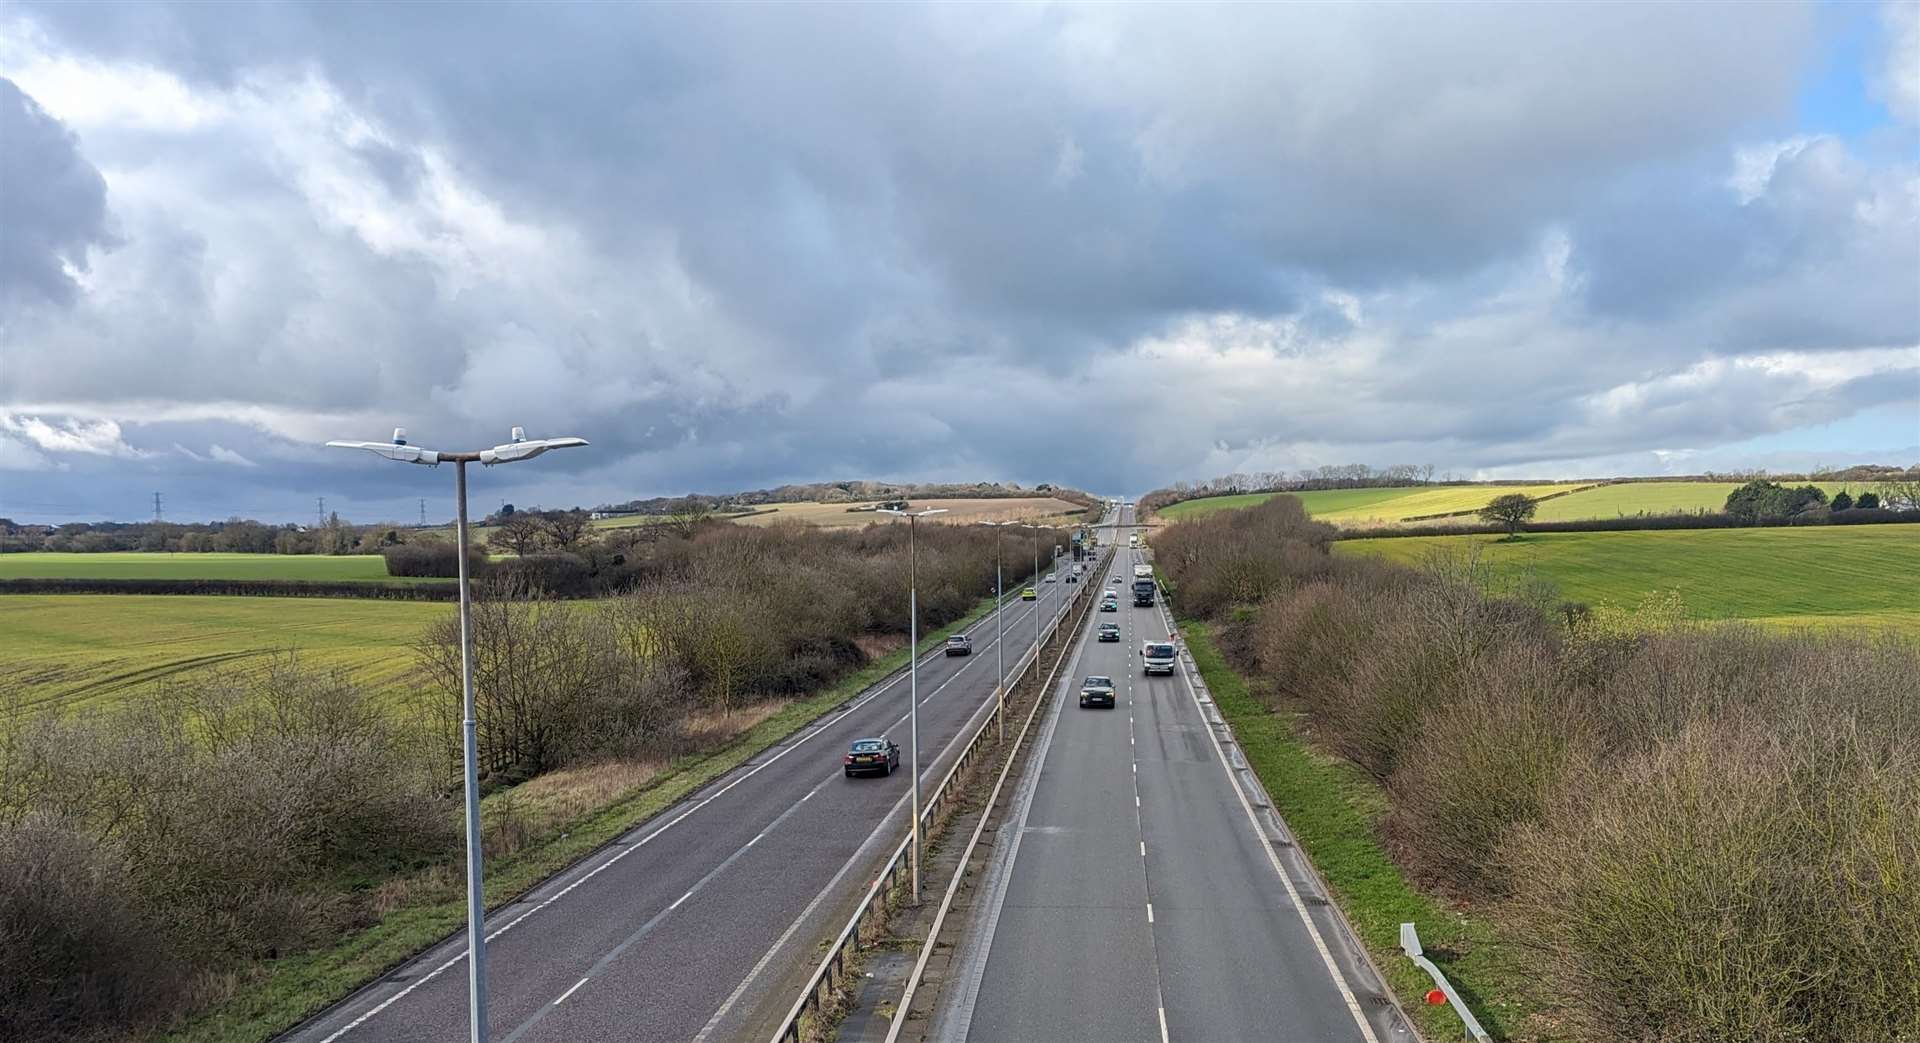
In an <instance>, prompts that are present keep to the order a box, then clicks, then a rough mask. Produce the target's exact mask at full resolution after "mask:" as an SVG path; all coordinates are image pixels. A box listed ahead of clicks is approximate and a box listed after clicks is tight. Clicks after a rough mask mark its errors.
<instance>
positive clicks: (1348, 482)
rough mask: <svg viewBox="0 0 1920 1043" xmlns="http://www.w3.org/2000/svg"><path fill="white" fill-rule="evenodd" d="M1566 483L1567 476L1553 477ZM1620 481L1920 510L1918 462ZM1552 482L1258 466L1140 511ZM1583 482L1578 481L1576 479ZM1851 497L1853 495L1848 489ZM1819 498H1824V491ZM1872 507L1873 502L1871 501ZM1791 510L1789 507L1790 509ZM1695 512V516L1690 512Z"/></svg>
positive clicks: (1154, 497) (1153, 500)
mask: <svg viewBox="0 0 1920 1043" xmlns="http://www.w3.org/2000/svg"><path fill="white" fill-rule="evenodd" d="M1554 481H1556V482H1560V483H1561V484H1567V482H1566V481H1564V480H1557V479H1556V480H1554ZM1621 482H1744V483H1754V482H1759V483H1762V484H1772V485H1779V484H1781V483H1789V484H1790V483H1794V482H1858V483H1860V484H1861V485H1862V486H1863V487H1865V488H1868V489H1871V490H1873V491H1874V494H1875V499H1877V500H1880V501H1884V502H1883V503H1882V504H1881V506H1885V507H1891V508H1894V509H1905V510H1920V465H1915V466H1912V467H1905V468H1902V467H1888V466H1885V465H1882V464H1856V465H1854V466H1852V467H1843V468H1823V469H1819V470H1815V471H1812V472H1809V473H1807V474H1778V475H1768V474H1767V473H1766V472H1765V471H1741V472H1737V473H1731V474H1718V473H1715V472H1711V471H1709V472H1707V473H1706V474H1698V475H1664V476H1660V477H1648V478H1628V477H1616V478H1604V479H1593V480H1592V484H1595V485H1615V484H1619V483H1621ZM1546 484H1552V483H1550V482H1549V481H1548V480H1545V479H1532V478H1529V479H1512V480H1505V481H1493V482H1477V481H1470V480H1467V479H1464V478H1461V477H1460V476H1458V475H1456V474H1454V473H1452V472H1448V473H1446V474H1443V475H1441V476H1440V478H1439V479H1438V480H1435V478H1434V476H1433V466H1432V465H1431V464H1427V465H1423V466H1414V465H1411V464H1402V465H1398V466H1395V467H1388V468H1385V469H1375V468H1372V467H1369V466H1367V465H1366V464H1343V465H1340V466H1333V467H1316V468H1306V469H1303V470H1300V471H1296V472H1292V473H1289V472H1286V471H1257V472H1239V473H1235V474H1229V475H1222V476H1221V477H1218V478H1209V479H1207V480H1205V481H1200V482H1186V481H1181V482H1175V483H1173V485H1171V486H1169V487H1167V488H1165V489H1156V490H1154V491H1153V492H1150V493H1148V494H1146V495H1145V496H1142V497H1140V507H1141V509H1142V510H1160V509H1163V508H1166V507H1171V506H1172V505H1174V504H1176V503H1185V502H1186V501H1188V500H1198V499H1203V498H1205V497H1209V496H1238V495H1242V494H1247V493H1271V492H1295V493H1297V492H1311V491H1315V490H1321V489H1383V488H1397V487H1400V486H1414V485H1442V486H1445V485H1484V486H1489V487H1498V486H1502V485H1546ZM1572 484H1579V480H1572ZM1850 496H1851V494H1850ZM1820 502H1821V503H1823V504H1824V503H1826V502H1827V501H1826V499H1825V494H1824V493H1823V494H1822V499H1821V500H1820ZM1867 506H1872V505H1867ZM1789 513H1790V512H1789ZM1689 516H1693V515H1689Z"/></svg>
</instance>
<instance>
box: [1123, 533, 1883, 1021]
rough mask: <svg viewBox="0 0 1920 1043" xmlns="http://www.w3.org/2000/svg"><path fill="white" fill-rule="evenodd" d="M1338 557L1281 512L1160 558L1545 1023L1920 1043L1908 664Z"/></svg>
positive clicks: (1184, 604) (1464, 569) (1662, 609)
mask: <svg viewBox="0 0 1920 1043" xmlns="http://www.w3.org/2000/svg"><path fill="white" fill-rule="evenodd" d="M1326 536H1327V534H1326V532H1325V531H1324V530H1323V529H1322V528H1321V527H1319V526H1316V525H1315V524H1314V523H1313V522H1311V521H1310V520H1309V519H1307V517H1306V516H1305V514H1304V512H1302V511H1301V510H1300V507H1299V504H1298V502H1297V501H1296V500H1294V499H1292V498H1291V497H1279V498H1277V499H1275V500H1273V501H1271V502H1270V503H1268V504H1266V505H1263V506H1261V507H1258V508H1253V509H1249V510H1247V511H1229V512H1220V513H1218V514H1215V515H1211V516H1208V517H1205V518H1202V519H1197V520H1195V521H1190V522H1182V523H1180V524H1177V525H1173V526H1170V527H1168V528H1166V529H1165V530H1163V531H1162V532H1161V533H1160V534H1159V536H1157V537H1156V540H1155V546H1156V548H1158V549H1159V550H1160V556H1159V561H1160V563H1161V566H1162V568H1163V570H1164V571H1165V573H1166V574H1167V575H1168V576H1169V578H1170V579H1171V581H1172V582H1173V583H1174V585H1175V588H1176V591H1177V603H1178V606H1179V607H1180V608H1181V609H1182V610H1183V611H1186V612H1190V613H1195V614H1201V615H1205V616H1206V617H1208V618H1210V619H1211V620H1213V621H1214V622H1215V625H1216V627H1217V633H1218V634H1219V636H1220V639H1221V643H1222V646H1223V648H1224V649H1225V650H1226V651H1227V653H1228V655H1229V656H1230V657H1231V658H1232V659H1233V660H1234V661H1235V662H1236V664H1237V665H1238V666H1240V667H1241V668H1242V670H1243V671H1244V672H1246V673H1247V675H1248V678H1249V681H1250V682H1251V685H1252V687H1253V688H1254V689H1255V691H1256V693H1257V694H1258V695H1260V696H1261V697H1262V698H1263V699H1265V700H1267V701H1268V702H1269V703H1270V705H1272V706H1273V707H1274V708H1275V709H1276V710H1278V711H1281V712H1288V713H1291V712H1295V711H1298V712H1301V713H1303V717H1302V718H1301V719H1302V720H1303V721H1304V722H1305V724H1306V727H1307V728H1308V729H1309V731H1310V733H1311V735H1312V737H1313V738H1314V739H1315V740H1316V741H1317V742H1318V743H1319V744H1321V745H1323V746H1324V747H1326V748H1328V749H1330V750H1332V751H1334V752H1336V753H1338V754H1340V755H1341V756H1344V757H1345V758H1347V759H1348V760H1350V761H1352V762H1353V763H1354V764H1357V765H1359V766H1360V767H1361V768H1362V769H1364V770H1365V771H1366V772H1368V773H1369V774H1371V775H1372V776H1373V777H1375V778H1376V779H1378V780H1379V781H1380V784H1381V785H1382V786H1383V787H1384V790H1385V792H1386V794H1387V796H1388V798H1389V802H1390V807H1391V810H1390V812H1389V814H1388V815H1387V817H1386V819H1385V820H1384V823H1383V826H1382V834H1383V839H1384V840H1385V842H1386V845H1387V847H1388V849H1389V851H1390V852H1391V853H1392V854H1393V855H1394V856H1395V857H1396V858H1397V860H1398V861H1399V862H1400V863H1401V864H1402V865H1403V866H1405V867H1407V869H1408V870H1409V871H1410V872H1411V873H1412V874H1413V875H1414V876H1415V877H1416V878H1417V879H1419V880H1421V881H1422V882H1424V883H1425V884H1426V885H1428V886H1429V887H1430V888H1432V889H1434V890H1437V891H1439V892H1442V893H1444V894H1446V895H1449V896H1453V897H1457V898H1464V899H1467V900H1469V901H1473V902H1478V903H1483V904H1484V905H1485V906H1486V908H1487V910H1488V911H1490V912H1491V913H1492V914H1493V916H1494V918H1496V919H1497V920H1499V921H1501V922H1503V923H1507V924H1509V925H1511V926H1512V928H1513V937H1514V938H1515V939H1516V942H1517V944H1519V945H1520V946H1521V947H1522V952H1523V954H1524V956H1525V957H1526V958H1528V959H1530V960H1531V961H1532V962H1533V964H1534V970H1535V971H1536V972H1537V973H1538V975H1539V977H1540V978H1541V980H1542V984H1543V989H1542V991H1543V993H1544V994H1545V995H1548V996H1551V997H1552V998H1553V1002H1554V1003H1556V1004H1558V1007H1557V1009H1555V1010H1554V1011H1553V1012H1552V1017H1553V1019H1554V1021H1555V1023H1556V1025H1558V1026H1561V1027H1562V1028H1563V1029H1565V1030H1568V1031H1572V1032H1573V1033H1574V1037H1573V1038H1575V1039H1580V1040H1595V1041H1598V1040H1616V1039H1649V1040H1651V1039H1658V1040H1667V1041H1676V1043H1772V1041H1780V1040H1812V1039H1834V1040H1841V1039H1844V1040H1884V1041H1896V1040H1904V1039H1916V1038H1920V974H1916V973H1915V968H1920V888H1916V887H1915V886H1914V884H1915V876H1914V867H1915V866H1916V865H1920V699H1916V698H1915V695H1914V693H1915V691H1916V688H1915V679H1916V678H1920V647H1916V645H1915V644H1914V643H1913V642H1912V641H1911V640H1908V639H1902V638H1895V637H1888V636H1857V637H1850V636H1845V635H1838V634H1832V633H1827V634H1816V633H1808V632H1798V633H1777V632H1764V631H1761V630H1757V629H1754V628H1750V627H1745V626H1739V625H1716V626H1707V625H1701V624H1695V623H1691V622H1689V621H1688V620H1687V617H1686V613H1685V611H1684V605H1683V604H1681V603H1680V602H1679V601H1678V600H1677V597H1675V596H1663V597H1660V598H1655V599H1651V600H1650V601H1649V602H1648V603H1646V604H1643V605H1640V606H1636V607H1632V608H1627V607H1615V606H1594V607H1584V606H1568V605H1564V604H1561V603H1559V602H1558V601H1557V600H1556V598H1555V596H1554V594H1553V592H1552V591H1551V590H1550V589H1549V588H1547V587H1544V586H1542V585H1541V584H1538V583H1536V582H1533V581H1531V580H1529V579H1528V578H1527V577H1526V576H1524V575H1519V576H1515V575H1501V574H1494V573H1490V572H1489V571H1488V570H1487V569H1485V568H1483V567H1482V566H1480V565H1479V563H1478V562H1476V561H1474V560H1472V559H1470V558H1459V557H1451V558H1449V557H1438V558H1435V559H1433V560H1431V561H1429V562H1428V563H1426V565H1425V566H1424V567H1422V568H1419V569H1412V568H1406V567H1403V566H1397V565H1391V564H1387V563H1384V562H1381V561H1378V560H1374V559H1364V558H1357V557H1349V556H1345V555H1332V554H1329V553H1327V547H1328V544H1327V540H1326ZM1387 930H1388V931H1390V930H1391V926H1390V925H1388V927H1387ZM1435 941H1436V942H1437V943H1438V944H1446V942H1447V938H1446V937H1445V930H1444V928H1442V929H1441V930H1440V931H1439V932H1437V934H1436V938H1435ZM1469 984H1471V983H1469Z"/></svg>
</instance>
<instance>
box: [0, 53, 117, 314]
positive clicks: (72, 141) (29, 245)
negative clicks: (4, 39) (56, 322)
mask: <svg viewBox="0 0 1920 1043" xmlns="http://www.w3.org/2000/svg"><path fill="white" fill-rule="evenodd" d="M113 242H114V238H113V235H112V234H111V232H110V231H109V230H108V222H107V184H106V181H105V180H104V179H102V178H101V176H100V172H99V171H98V170H95V169H94V167H93V165H92V164H91V163H89V162H87V159H86V157H85V156H83V155H81V153H80V143H79V141H78V140H77V139H76V138H75V137H74V135H73V133H72V132H71V131H69V130H68V129H67V128H66V127H64V126H62V125H61V123H60V121H59V120H56V119H54V118H53V117H51V116H48V115H47V114H46V112H45V111H44V110H42V109H41V108H40V106H39V105H38V104H37V103H35V102H34V100H33V99H32V98H29V97H27V95H26V94H25V93H24V92H23V91H21V90H20V88H19V87H18V86H16V85H15V84H14V82H13V81H12V80H9V79H6V78H4V77H0V304H4V303H6V302H7V301H8V300H13V301H34V300H38V301H42V302H52V303H55V304H67V303H70V302H71V301H72V300H73V295H74V281H73V278H72V277H71V276H69V275H68V274H67V271H66V269H68V268H71V269H74V270H76V271H81V272H84V271H86V270H87V263H88V260H87V254H88V251H89V250H90V249H94V248H100V247H109V246H111V245H113Z"/></svg>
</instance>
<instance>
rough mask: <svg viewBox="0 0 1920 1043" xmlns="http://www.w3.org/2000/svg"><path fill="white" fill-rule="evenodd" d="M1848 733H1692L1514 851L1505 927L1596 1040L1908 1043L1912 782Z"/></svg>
mask: <svg viewBox="0 0 1920 1043" xmlns="http://www.w3.org/2000/svg"><path fill="white" fill-rule="evenodd" d="M1862 738H1863V735H1862V733H1861V732H1859V731H1858V730H1857V729H1855V728H1854V727H1853V726H1852V725H1851V723H1850V722H1846V721H1808V720H1800V721H1795V722H1792V724H1791V726H1789V727H1786V728H1781V727H1780V726H1779V723H1778V722H1774V723H1773V724H1772V725H1768V724H1765V723H1762V722H1757V721H1732V720H1724V719H1722V720H1708V721H1700V722H1696V723H1694V724H1692V725H1690V726H1688V727H1687V728H1686V729H1684V730H1683V731H1682V732H1681V733H1680V734H1678V735H1676V736H1675V737H1674V738H1673V739H1672V740H1670V741H1667V742H1663V743H1660V744H1659V745H1657V746H1656V747H1655V748H1653V749H1652V750H1649V751H1648V752H1646V753H1644V754H1642V755H1640V756H1637V757H1632V758H1628V759H1626V760H1625V761H1621V762H1616V763H1610V764H1605V765H1595V766H1594V767H1593V768H1592V769H1591V770H1587V771H1583V772H1581V773H1580V774H1579V775H1578V777H1577V778H1576V779H1574V780H1573V781H1572V782H1570V783H1569V784H1568V785H1566V786H1564V787H1562V788H1561V791H1560V798H1559V799H1558V800H1557V801H1556V802H1555V804H1554V805H1553V806H1552V807H1551V808H1550V809H1549V811H1548V813H1547V814H1545V815H1543V816H1541V817H1540V819H1538V820H1537V822H1535V823H1534V824H1532V825H1530V826H1527V827H1523V828H1522V830H1521V831H1520V832H1519V841H1518V843H1517V844H1516V845H1515V850H1514V853H1513V860H1514V863H1515V866H1516V869H1515V874H1516V889H1517V898H1516V902H1515V908H1516V911H1517V912H1518V913H1519V915H1521V916H1522V917H1523V919H1524V920H1525V922H1526V926H1527V931H1526V933H1525V934H1523V937H1528V938H1533V939H1537V943H1536V944H1537V946H1538V951H1539V952H1540V955H1541V957H1542V959H1543V960H1544V961H1545V968H1546V969H1547V970H1548V971H1549V972H1550V973H1551V975H1552V977H1553V979H1554V981H1555V982H1556V984H1557V985H1558V991H1559V993H1560V995H1562V996H1563V997H1564V998H1565V999H1566V1001H1567V1003H1568V1004H1569V1007H1570V1011H1569V1013H1571V1014H1573V1015H1574V1016H1576V1017H1577V1018H1579V1019H1580V1020H1581V1021H1582V1022H1584V1023H1585V1025H1586V1027H1587V1028H1588V1029H1589V1031H1591V1032H1592V1033H1594V1034H1596V1035H1598V1036H1600V1037H1603V1038H1609V1039H1613V1038H1621V1039H1625V1038H1633V1039H1660V1040H1673V1041H1677V1043H1693V1041H1698V1043H1710V1041H1711V1043H1737V1041H1767V1040H1811V1039H1835V1040H1840V1039H1845V1040H1887V1041H1892V1040H1901V1039H1912V1038H1914V1037H1915V1034H1916V1033H1920V974H1916V973H1915V971H1916V969H1920V886H1916V884H1920V880H1917V879H1916V871H1915V868H1914V867H1915V866H1916V865H1920V819H1916V816H1915V815H1914V813H1913V812H1914V810H1915V809H1916V808H1920V781H1917V780H1920V764H1916V763H1915V760H1914V758H1913V756H1912V755H1911V753H1910V752H1909V753H1908V754H1906V755H1905V756H1901V757H1898V758H1895V759H1892V760H1889V759H1887V758H1886V757H1884V756H1882V755H1881V752H1880V751H1879V750H1877V749H1876V748H1875V747H1876V746H1878V744H1877V743H1873V742H1865V743H1863V742H1862V741H1861V739H1862Z"/></svg>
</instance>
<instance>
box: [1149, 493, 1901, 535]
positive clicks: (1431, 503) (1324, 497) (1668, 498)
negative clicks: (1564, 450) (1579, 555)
mask: <svg viewBox="0 0 1920 1043" xmlns="http://www.w3.org/2000/svg"><path fill="white" fill-rule="evenodd" d="M1793 484H1799V483H1793ZM1813 484H1815V485H1818V486H1820V487H1821V488H1822V489H1824V490H1826V492H1827V495H1829V496H1831V495H1833V494H1834V493H1837V492H1839V491H1841V490H1843V489H1845V490H1847V491H1848V492H1851V493H1853V494H1854V495H1856V496H1857V495H1859V494H1860V493H1862V492H1865V491H1866V490H1867V489H1868V488H1870V485H1869V484H1867V483H1862V482H1815V483H1813ZM1737 488H1739V483H1737V482H1616V483H1613V484H1611V485H1594V484H1592V483H1566V482H1562V483H1553V484H1541V485H1464V486H1462V485H1455V486H1444V487H1440V488H1434V487H1431V486H1410V487H1404V488H1392V489H1317V490H1314V491H1311V492H1302V493H1291V494H1286V495H1292V496H1297V497H1299V498H1300V503H1301V505H1302V506H1304V507H1305V508H1306V509H1307V513H1308V514H1310V515H1312V516H1313V517H1315V518H1317V519H1319V520H1320V521H1325V522H1331V523H1333V524H1335V525H1340V526H1343V527H1348V528H1366V527H1367V526H1370V525H1396V524H1400V523H1403V522H1406V521H1408V520H1409V519H1412V518H1426V517H1428V516H1431V515H1435V514H1452V513H1455V512H1458V511H1477V510H1479V509H1480V508H1482V507H1484V506H1486V505H1487V504H1488V503H1489V502H1491V501H1492V500H1493V498H1494V497H1496V496H1505V495H1507V494H1509V493H1524V494H1526V495H1528V496H1532V497H1534V498H1536V499H1538V500H1540V505H1539V511H1538V513H1537V514H1535V515H1534V519H1535V520H1536V521H1587V520H1590V519H1595V518H1617V517H1620V516H1622V515H1641V514H1683V513H1684V514H1695V513H1698V512H1701V511H1718V510H1720V509H1721V508H1722V507H1724V506H1725V505H1726V502H1727V494H1728V493H1731V492H1733V491H1734V490H1735V489H1737ZM1278 495H1282V494H1279V493H1242V494H1239V495H1235V496H1207V497H1203V498H1201V499H1198V500H1188V501H1186V502H1185V503H1176V504H1174V505H1173V506H1171V507H1168V508H1165V509H1164V510H1162V511H1160V512H1159V513H1160V515H1161V516H1162V517H1164V518H1166V519H1167V520H1168V521H1179V520H1181V519H1182V518H1190V517H1195V516H1197V515H1202V514H1211V513H1213V512H1214V511H1222V510H1232V509H1234V508H1236V507H1252V506H1254V505H1255V504H1260V503H1265V502H1266V501H1268V500H1270V499H1272V498H1273V497H1275V496H1278ZM1448 520H1449V521H1460V520H1463V519H1460V518H1453V519H1448ZM1464 520H1470V519H1464Z"/></svg>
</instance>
